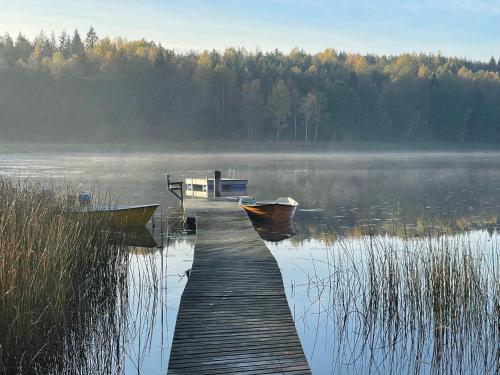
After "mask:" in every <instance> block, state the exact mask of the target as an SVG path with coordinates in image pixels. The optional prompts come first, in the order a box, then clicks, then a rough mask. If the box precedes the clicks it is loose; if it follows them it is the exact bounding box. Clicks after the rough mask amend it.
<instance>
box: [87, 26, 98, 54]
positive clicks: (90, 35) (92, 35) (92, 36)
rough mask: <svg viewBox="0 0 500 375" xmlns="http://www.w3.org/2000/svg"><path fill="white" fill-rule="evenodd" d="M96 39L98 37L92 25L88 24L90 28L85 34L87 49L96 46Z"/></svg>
mask: <svg viewBox="0 0 500 375" xmlns="http://www.w3.org/2000/svg"><path fill="white" fill-rule="evenodd" d="M98 41H99V37H98V36H97V33H96V32H95V30H94V27H93V26H90V29H89V31H88V32H87V36H86V38H85V47H87V48H88V49H92V48H94V47H95V46H96V44H97V42H98Z"/></svg>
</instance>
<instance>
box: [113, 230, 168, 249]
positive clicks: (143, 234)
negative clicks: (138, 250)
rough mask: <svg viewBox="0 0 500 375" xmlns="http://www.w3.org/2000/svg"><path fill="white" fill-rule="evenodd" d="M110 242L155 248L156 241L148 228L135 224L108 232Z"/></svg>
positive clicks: (156, 245)
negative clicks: (134, 225)
mask: <svg viewBox="0 0 500 375" xmlns="http://www.w3.org/2000/svg"><path fill="white" fill-rule="evenodd" d="M107 238H108V242H109V243H110V244H123V245H124V246H129V247H142V248H156V247H158V243H157V242H156V240H155V238H154V237H153V235H152V234H151V232H150V231H149V229H148V228H146V227H145V226H144V227H141V226H136V227H127V228H124V229H121V230H114V231H110V232H108V236H107Z"/></svg>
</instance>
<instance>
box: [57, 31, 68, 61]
mask: <svg viewBox="0 0 500 375" xmlns="http://www.w3.org/2000/svg"><path fill="white" fill-rule="evenodd" d="M58 50H59V52H61V53H62V55H63V56H64V57H65V58H68V57H69V56H71V39H70V37H69V35H68V33H67V32H66V30H63V31H62V32H61V35H59V46H58Z"/></svg>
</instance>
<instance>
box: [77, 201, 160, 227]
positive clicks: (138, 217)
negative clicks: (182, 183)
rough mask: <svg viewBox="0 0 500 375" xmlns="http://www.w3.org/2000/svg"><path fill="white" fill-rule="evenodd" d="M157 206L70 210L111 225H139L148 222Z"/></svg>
mask: <svg viewBox="0 0 500 375" xmlns="http://www.w3.org/2000/svg"><path fill="white" fill-rule="evenodd" d="M158 206H159V204H152V205H147V206H134V207H125V208H105V209H88V210H85V211H77V212H72V214H76V215H81V216H85V217H86V218H90V219H91V220H96V221H102V222H104V223H109V225H110V226H112V227H140V226H145V225H146V224H147V223H148V221H149V220H150V219H151V216H153V214H154V212H155V211H156V209H157V208H158Z"/></svg>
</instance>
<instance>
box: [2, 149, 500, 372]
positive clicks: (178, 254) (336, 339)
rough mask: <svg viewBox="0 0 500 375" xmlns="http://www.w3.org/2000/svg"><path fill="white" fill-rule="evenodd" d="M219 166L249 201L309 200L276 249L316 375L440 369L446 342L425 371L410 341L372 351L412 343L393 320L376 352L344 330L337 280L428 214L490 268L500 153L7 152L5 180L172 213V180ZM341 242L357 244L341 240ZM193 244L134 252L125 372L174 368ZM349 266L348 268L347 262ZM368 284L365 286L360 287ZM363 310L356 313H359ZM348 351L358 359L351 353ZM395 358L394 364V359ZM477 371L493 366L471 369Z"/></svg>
mask: <svg viewBox="0 0 500 375" xmlns="http://www.w3.org/2000/svg"><path fill="white" fill-rule="evenodd" d="M214 170H220V171H222V174H223V177H239V178H246V179H248V180H249V184H248V190H249V194H251V195H253V196H254V197H255V198H256V199H258V200H260V199H262V200H265V199H272V198H277V197H279V196H291V197H293V198H294V199H296V200H297V201H298V202H299V203H300V207H299V209H298V210H297V213H296V215H295V218H294V223H295V226H296V228H297V230H298V233H297V234H296V235H295V236H294V237H292V238H290V239H287V240H284V241H282V242H279V243H276V244H272V243H267V245H268V247H269V248H270V250H271V251H272V253H273V254H274V255H275V257H276V258H277V260H278V262H279V264H280V267H281V269H282V273H283V279H284V283H285V288H286V291H287V297H288V300H289V304H290V308H291V311H292V314H293V316H294V319H295V322H296V327H297V331H298V334H299V336H300V338H301V342H302V345H303V347H304V351H305V353H306V356H307V358H308V360H309V363H310V365H311V368H312V369H313V372H314V373H315V374H330V373H332V372H333V373H352V372H353V371H358V372H360V373H364V372H374V373H375V372H376V371H377V368H378V369H379V370H380V371H382V373H385V372H391V371H392V372H396V371H403V372H406V371H409V372H414V373H429V372H432V370H433V369H434V371H436V367H433V366H434V365H433V364H432V360H433V353H435V347H436V342H435V340H436V337H437V336H432V337H428V339H427V340H424V341H422V342H419V344H421V345H424V347H423V349H422V353H423V354H422V353H421V354H422V357H421V358H420V360H421V361H422V363H431V364H429V365H426V364H423V365H421V366H417V367H415V366H414V357H412V355H411V354H408V353H409V349H408V348H410V347H411V345H410V342H408V343H407V344H408V345H406V346H405V345H395V346H394V347H393V348H392V351H391V350H385V351H383V350H382V351H378V352H376V351H373V350H368V349H367V347H369V346H370V345H373V346H375V345H382V344H384V345H385V344H387V342H385V341H384V340H382V339H380V337H383V336H384V334H387V337H386V338H393V339H394V338H397V339H398V340H399V341H398V342H401V340H403V339H402V337H405V336H404V335H403V333H405V332H403V331H398V334H401V336H398V335H395V336H390V335H389V333H388V332H387V330H386V329H387V326H384V324H383V323H384V322H385V321H384V320H383V319H382V320H380V321H378V320H374V321H376V323H374V325H373V326H372V328H373V330H372V331H370V332H371V334H372V335H373V336H377V335H379V336H377V337H379V339H375V340H373V341H370V342H369V344H370V345H368V344H366V342H365V341H363V340H361V339H360V337H361V336H362V331H363V329H366V325H363V324H365V323H366V322H365V321H363V320H355V319H354V320H349V322H347V323H346V324H347V327H348V329H347V330H346V331H345V332H343V333H342V334H344V336H342V334H341V333H340V332H339V316H341V314H340V311H339V310H336V309H335V307H334V306H336V303H340V302H345V301H344V300H343V299H342V298H341V296H340V295H339V294H338V293H339V290H340V289H339V285H340V284H335V288H334V289H333V291H332V289H331V285H332V280H333V276H332V274H333V271H335V270H336V271H339V269H340V268H338V267H340V263H339V260H341V258H339V257H340V256H344V255H342V254H347V253H349V252H346V251H345V250H346V249H351V250H352V253H349V254H351V255H352V257H353V258H350V259H351V260H352V259H357V260H358V261H359V267H362V265H363V264H365V263H363V262H364V261H365V260H367V259H371V258H370V256H371V255H370V254H368V253H367V252H366V246H367V242H366V238H367V237H366V235H367V233H368V231H369V230H370V229H371V228H372V229H373V230H374V231H376V232H374V233H376V236H377V237H376V238H377V239H379V240H380V241H382V240H384V241H389V242H391V241H393V242H391V243H392V245H391V246H395V247H397V248H401V247H404V246H405V245H403V244H402V242H400V241H401V239H400V238H399V237H398V236H399V235H400V233H399V229H398V228H397V226H398V224H397V223H399V222H401V220H403V219H404V220H405V222H406V224H407V227H408V228H410V229H415V230H418V229H419V228H420V227H419V226H420V225H421V223H422V220H424V219H425V220H430V221H431V222H433V223H434V224H435V225H436V226H437V225H440V226H443V227H446V229H445V230H443V235H444V234H445V235H446V236H447V238H461V237H460V236H467V238H468V240H470V241H471V243H474V244H476V245H475V246H476V247H474V248H475V249H480V250H482V251H484V252H485V254H487V255H484V256H485V259H486V260H485V262H486V263H485V264H491V262H492V261H496V262H498V255H497V254H498V251H497V250H498V247H496V246H497V245H494V244H495V243H497V241H498V234H497V231H498V227H499V224H500V220H499V215H500V154H499V153H495V152H491V153H444V152H443V153H423V152H421V153H398V152H393V153H353V152H350V153H349V152H346V153H328V154H326V153H325V154H264V153H260V154H236V153H233V154H193V155H186V154H182V155H181V154H178V155H175V154H162V153H148V154H125V153H123V154H116V153H115V154H113V153H111V154H92V153H78V154H77V153H74V154H71V153H64V154H50V153H47V154H10V155H1V156H0V176H2V177H7V178H11V179H29V180H32V181H38V182H40V184H43V185H50V184H52V185H55V186H57V185H58V184H60V183H62V182H63V181H69V182H71V183H73V184H75V185H76V186H78V189H79V190H82V191H84V190H89V189H90V188H91V187H96V186H97V187H98V189H97V190H99V191H101V192H105V191H106V190H108V189H109V191H110V193H109V195H110V197H111V200H112V201H113V202H116V203H118V204H125V205H128V204H130V205H134V204H146V203H161V205H162V207H161V215H164V216H166V215H167V213H168V211H169V207H177V206H178V202H177V201H176V199H175V197H173V195H171V194H170V193H168V191H167V189H166V179H165V174H166V173H169V174H170V175H171V176H172V178H173V180H178V181H181V180H184V179H185V178H188V177H205V176H212V174H213V171H214ZM158 215H159V213H158V212H157V217H158ZM420 229H421V228H420ZM155 231H156V232H155V233H153V234H154V235H155V236H157V232H158V228H155ZM342 236H345V237H346V238H350V240H349V241H351V242H349V241H347V242H342V241H343V240H342V239H341V238H342ZM339 239H340V240H339ZM457 241H458V240H457ZM193 243H194V241H193V238H192V237H185V238H180V239H175V240H172V241H170V242H169V243H168V244H167V243H164V247H163V249H161V250H159V249H149V250H145V249H140V248H137V249H136V250H134V251H133V253H132V254H131V255H130V260H129V276H128V277H129V284H128V285H129V300H128V302H129V306H128V309H129V318H128V325H127V329H128V332H126V337H127V340H126V345H125V347H124V348H123V351H124V353H123V361H124V366H123V368H122V369H121V370H123V372H124V373H127V374H133V373H137V372H138V369H139V371H140V372H141V373H147V374H152V373H164V372H165V369H166V366H167V364H168V353H169V348H170V342H171V340H172V335H173V330H174V327H175V318H176V310H177V307H178V303H179V298H180V295H181V293H182V290H183V288H184V285H185V282H186V277H185V275H184V271H185V270H186V269H188V268H189V267H190V262H191V259H192V248H193ZM477 244H479V245H477ZM488 257H489V258H488ZM342 259H344V261H346V262H347V260H346V258H342ZM488 262H489V263H488ZM356 264H358V263H356ZM374 264H375V263H374ZM377 264H378V263H376V265H377ZM497 265H498V264H497ZM378 266H380V267H382V266H381V265H380V264H378V265H377V267H378ZM496 272H497V273H496V274H495V273H493V274H491V275H490V276H491V279H488V280H489V281H491V280H493V282H494V281H495V277H496V283H497V285H498V271H496ZM337 281H338V280H337ZM360 285H365V284H361V281H360V284H359V285H358V286H360ZM366 285H368V284H366ZM344 287H345V289H344V290H345V291H346V293H347V292H349V288H348V287H347V286H346V285H344ZM353 298H354V297H353ZM422 298H423V297H422ZM358 303H360V302H359V301H358V302H356V304H354V305H353V306H357V307H358V308H360V306H361V305H357V304H358ZM360 309H361V308H360ZM339 314H340V315H339ZM430 317H431V316H430V315H429V316H428V318H429V319H430ZM400 324H401V325H403V323H402V322H400ZM340 326H342V324H341V325H340ZM421 328H422V332H424V333H425V332H427V334H428V333H429V332H433V331H432V329H430V331H425V330H426V329H429V327H427V326H425V325H422V327H421ZM349 329H350V330H351V331H349ZM346 332H347V333H346ZM349 332H350V333H349ZM406 333H412V332H410V331H408V332H406ZM413 333H414V332H413ZM346 334H347V336H348V337H346V336H345V335H346ZM426 337H427V336H426ZM472 339H474V337H473V338H472ZM342 340H345V341H342ZM359 340H361V341H359ZM377 340H379V341H377ZM472 342H474V341H472ZM341 343H342V344H346V345H345V347H343V348H340V347H339V345H340V344H341ZM489 344H492V345H495V343H494V342H493V343H491V342H490V343H489ZM415 345H417V344H416V343H415ZM496 345H498V343H497V344H496ZM415 347H416V346H414V347H413V348H415ZM371 348H372V349H373V347H371ZM341 349H342V350H343V352H341ZM463 349H464V353H466V354H467V355H469V356H470V355H471V353H469V352H467V351H468V350H469V349H470V348H468V347H465V348H463ZM349 350H351V352H350V354H352V355H353V356H354V354H356V356H355V357H353V356H350V355H348V354H347V352H348V351H349ZM389 354H390V355H392V356H394V358H392V359H391V360H390V362H387V361H386V359H387V358H388V356H389ZM472 354H473V353H472ZM464 355H465V354H464ZM398 356H399V358H400V359H401V360H398ZM403 359H404V360H405V361H406V362H404V361H403ZM455 360H456V357H453V356H450V361H455ZM489 360H490V359H488V361H489ZM412 361H413V362H412ZM409 363H410V364H409ZM412 363H413V365H412ZM488 363H489V364H490V363H491V362H488ZM449 368H455V369H456V367H453V366H452V367H449ZM471 368H473V369H481V370H484V369H482V368H481V367H477V368H476V367H464V369H471ZM485 371H486V372H490V373H494V371H495V370H494V368H491V367H489V368H487V369H486V370H485Z"/></svg>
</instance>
